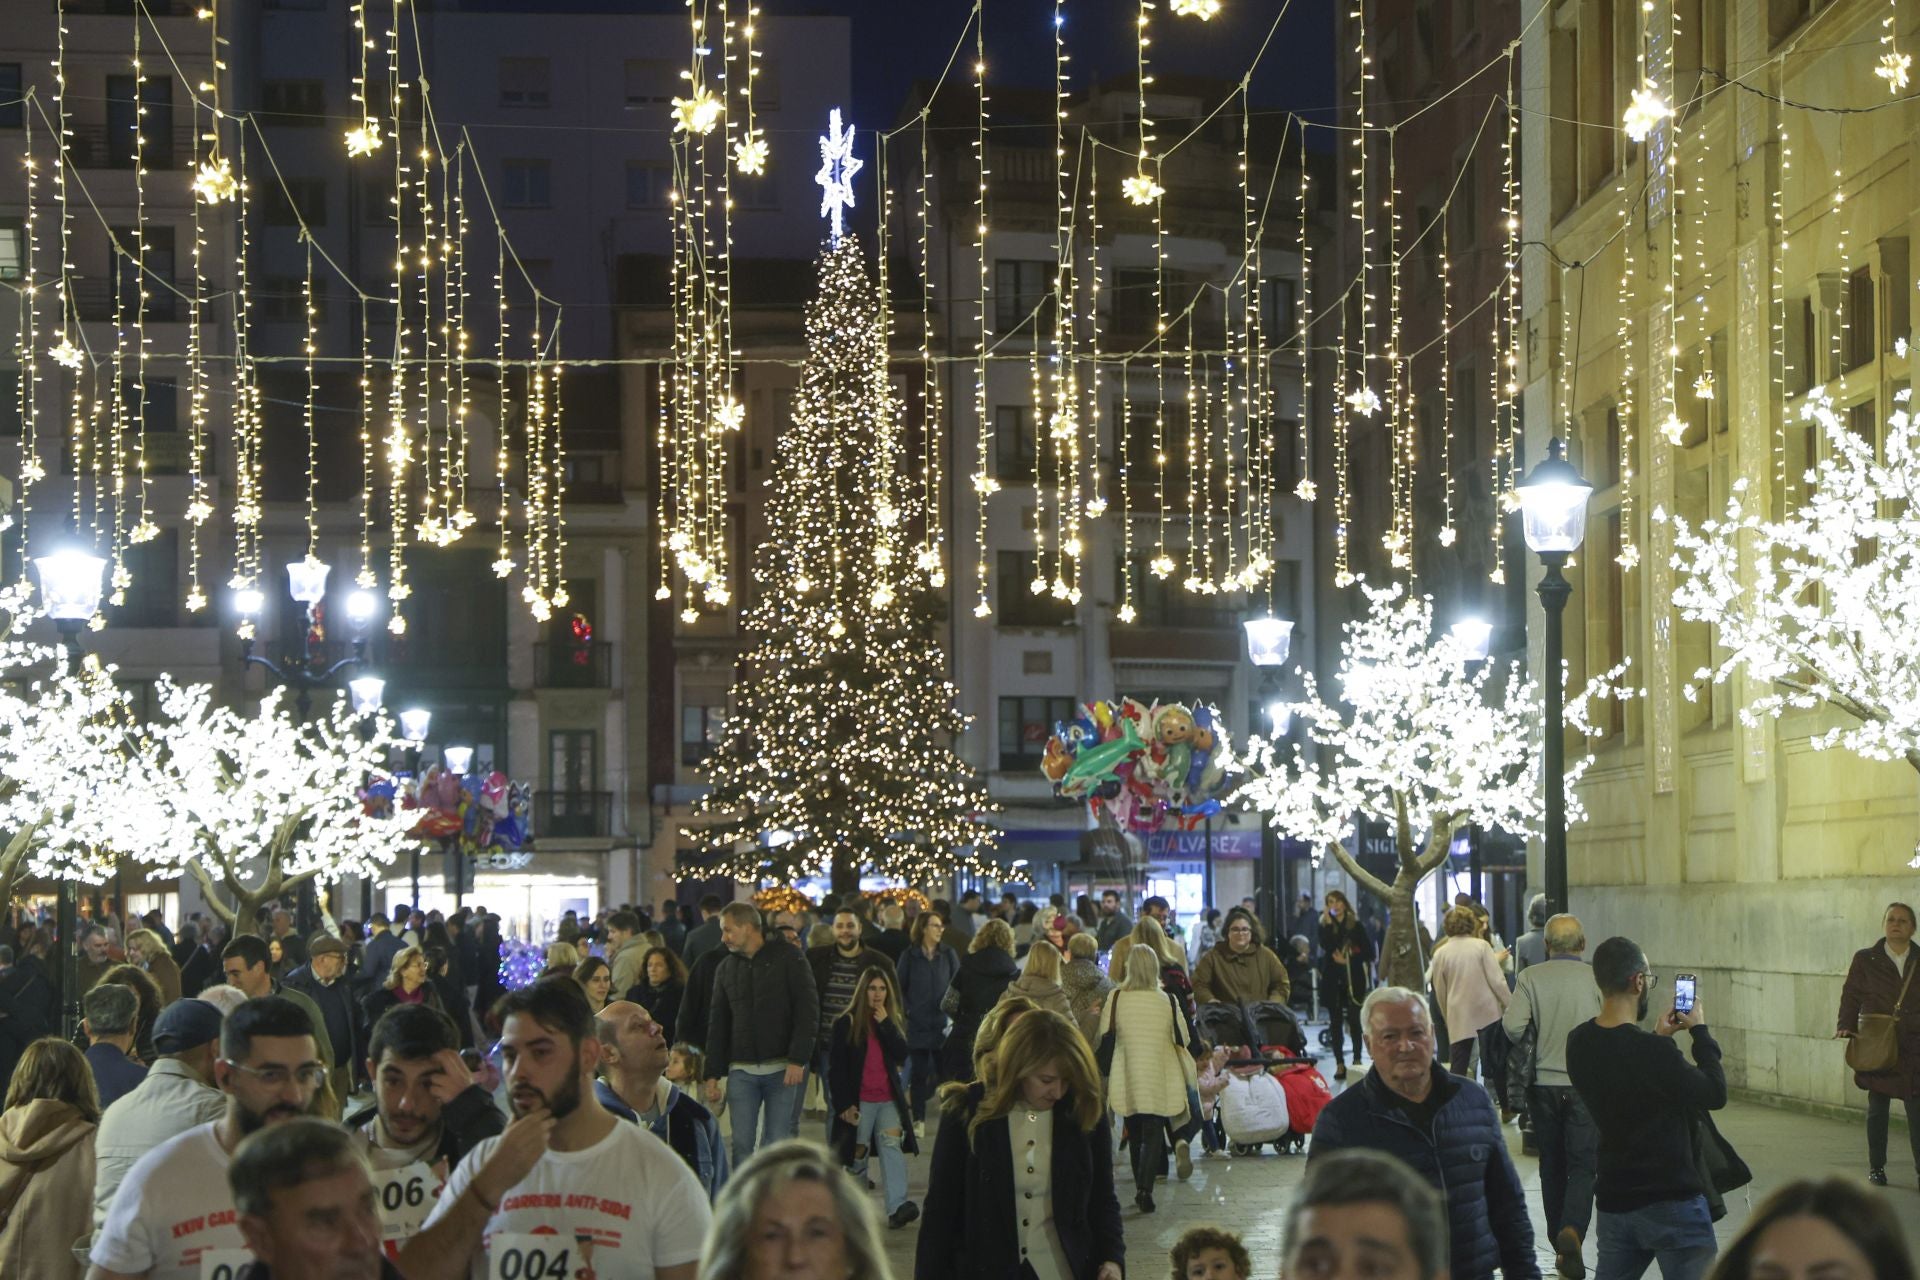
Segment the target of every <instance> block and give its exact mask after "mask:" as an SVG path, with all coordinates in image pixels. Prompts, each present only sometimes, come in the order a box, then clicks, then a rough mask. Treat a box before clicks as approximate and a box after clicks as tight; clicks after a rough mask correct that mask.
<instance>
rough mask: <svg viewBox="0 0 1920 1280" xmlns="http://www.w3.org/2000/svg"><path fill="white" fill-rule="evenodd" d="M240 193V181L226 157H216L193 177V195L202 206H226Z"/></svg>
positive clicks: (203, 165)
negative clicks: (234, 174)
mask: <svg viewBox="0 0 1920 1280" xmlns="http://www.w3.org/2000/svg"><path fill="white" fill-rule="evenodd" d="M239 193H240V179H238V178H236V177H234V176H233V166H232V165H230V164H228V163H227V158H226V157H225V156H215V157H214V158H213V159H211V160H208V161H207V162H206V163H204V164H202V165H201V166H200V170H199V172H198V173H196V174H194V176H193V194H194V195H195V197H197V198H198V199H199V201H200V203H201V204H225V203H226V202H227V201H229V200H231V199H233V198H234V196H236V195H238V194H239Z"/></svg>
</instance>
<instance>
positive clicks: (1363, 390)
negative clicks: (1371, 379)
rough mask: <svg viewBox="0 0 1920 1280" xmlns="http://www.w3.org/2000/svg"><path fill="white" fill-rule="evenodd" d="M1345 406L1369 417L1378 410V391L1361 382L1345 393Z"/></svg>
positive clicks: (1362, 415) (1364, 416)
mask: <svg viewBox="0 0 1920 1280" xmlns="http://www.w3.org/2000/svg"><path fill="white" fill-rule="evenodd" d="M1347 407H1348V408H1350V409H1352V410H1353V411H1354V412H1355V413H1357V414H1359V415H1360V416H1361V417H1363V418H1371V417H1373V416H1374V415H1375V414H1376V413H1379V412H1380V393H1379V392H1377V391H1375V390H1374V389H1373V388H1372V387H1369V386H1366V385H1364V384H1363V385H1361V386H1359V387H1356V388H1355V389H1354V390H1352V391H1349V392H1348V393H1347Z"/></svg>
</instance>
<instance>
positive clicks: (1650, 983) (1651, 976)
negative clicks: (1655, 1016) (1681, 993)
mask: <svg viewBox="0 0 1920 1280" xmlns="http://www.w3.org/2000/svg"><path fill="white" fill-rule="evenodd" d="M1640 976H1641V977H1643V978H1645V979H1646V980H1647V990H1649V991H1651V990H1653V989H1654V988H1655V987H1657V986H1659V985H1660V975H1659V974H1657V973H1655V972H1654V971H1653V970H1651V969H1647V970H1643V971H1642V972H1641V974H1640Z"/></svg>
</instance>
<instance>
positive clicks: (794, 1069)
mask: <svg viewBox="0 0 1920 1280" xmlns="http://www.w3.org/2000/svg"><path fill="white" fill-rule="evenodd" d="M720 938H721V941H722V942H723V943H724V944H725V945H726V948H727V950H728V951H729V952H731V953H732V954H730V955H729V956H728V957H727V958H726V959H725V960H722V961H721V962H720V970H719V972H718V973H716V974H715V975H714V982H713V1008H712V1010H711V1012H709V1013H708V1014H707V1043H706V1051H707V1058H706V1074H707V1100H708V1101H709V1102H719V1101H720V1097H721V1093H720V1082H721V1081H722V1080H724V1081H726V1096H727V1099H728V1105H729V1110H730V1111H731V1112H732V1113H733V1167H734V1168H736V1169H738V1168H739V1167H740V1166H741V1165H743V1164H745V1163H746V1160H747V1157H748V1156H750V1155H752V1154H753V1152H754V1147H755V1142H754V1130H755V1128H756V1126H757V1127H758V1128H759V1129H760V1135H761V1136H760V1143H759V1145H762V1146H764V1145H766V1144H768V1143H773V1142H779V1141H781V1140H782V1139H784V1138H791V1137H793V1136H795V1134H796V1133H797V1132H798V1129H799V1124H800V1100H801V1098H802V1097H803V1096H804V1093H803V1090H804V1089H805V1087H806V1079H807V1064H808V1063H809V1062H811V1061H813V1049H814V1040H815V1037H816V1035H817V1033H818V1031H819V1021H820V997H819V994H818V993H817V992H816V991H815V989H814V983H813V969H812V968H811V967H810V966H809V965H808V964H807V958H806V956H805V955H803V954H802V953H801V951H800V949H799V948H798V947H795V946H793V945H791V944H790V943H788V942H786V941H785V940H784V939H781V938H779V937H772V938H769V937H768V936H767V935H766V931H765V926H764V924H763V923H762V921H761V918H760V912H759V910H758V909H756V908H755V907H754V906H753V905H752V904H751V903H746V902H730V903H728V904H727V905H726V907H725V908H723V909H722V910H721V912H720ZM762 1116H764V1119H762V1118H761V1117H762Z"/></svg>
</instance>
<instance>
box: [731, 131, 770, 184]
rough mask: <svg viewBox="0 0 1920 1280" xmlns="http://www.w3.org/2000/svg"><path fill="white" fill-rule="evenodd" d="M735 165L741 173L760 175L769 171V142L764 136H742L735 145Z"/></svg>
mask: <svg viewBox="0 0 1920 1280" xmlns="http://www.w3.org/2000/svg"><path fill="white" fill-rule="evenodd" d="M733 167H734V168H736V169H738V170H739V171H740V172H741V173H745V174H752V175H754V176H756V177H757V176H758V175H760V174H763V173H765V172H766V171H767V143H766V140H765V139H764V138H742V139H740V141H738V142H736V143H734V145H733Z"/></svg>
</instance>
